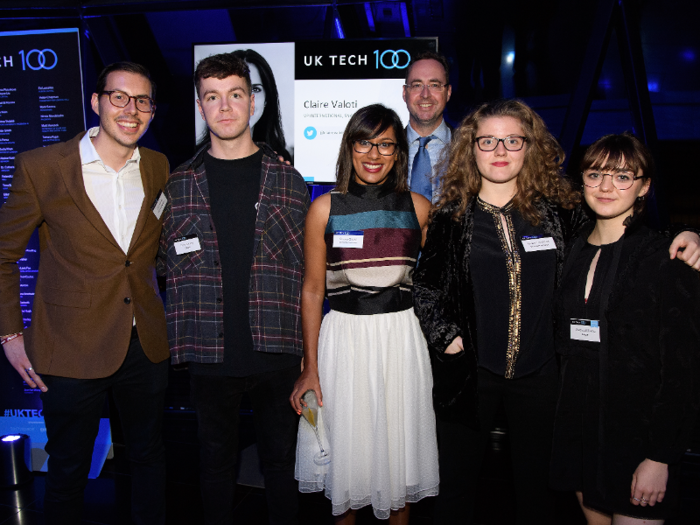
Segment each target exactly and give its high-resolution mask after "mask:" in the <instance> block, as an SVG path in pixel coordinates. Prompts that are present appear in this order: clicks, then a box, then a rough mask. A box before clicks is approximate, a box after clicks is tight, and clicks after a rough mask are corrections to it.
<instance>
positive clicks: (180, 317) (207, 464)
mask: <svg viewBox="0 0 700 525" xmlns="http://www.w3.org/2000/svg"><path fill="white" fill-rule="evenodd" d="M194 80H195V86H196V88H197V94H198V97H199V99H198V100H197V105H198V107H199V112H200V115H201V116H202V118H203V119H204V120H205V122H206V123H207V127H208V128H209V140H208V141H207V143H206V144H205V145H204V146H203V147H202V148H201V149H200V150H199V151H198V152H197V154H196V155H195V156H194V157H193V158H192V159H190V160H189V161H187V162H185V163H184V164H183V165H181V166H180V167H179V168H177V169H176V170H175V172H174V173H173V174H172V175H171V176H170V179H169V180H168V183H167V185H166V189H165V196H166V197H167V201H168V204H167V206H166V209H165V213H164V223H163V235H162V237H161V246H160V254H159V267H160V270H161V271H162V272H163V271H165V269H166V268H167V304H166V318H167V324H168V338H169V341H170V350H171V354H172V362H173V364H181V363H187V364H188V368H189V371H190V384H191V392H192V402H193V404H194V407H195V409H196V412H197V419H198V423H199V440H200V445H201V450H200V457H201V474H200V476H201V491H202V498H203V500H204V514H205V516H204V518H205V523H206V524H208V525H209V524H226V525H229V524H231V523H232V522H233V490H234V486H235V482H236V480H235V472H236V469H235V466H236V459H237V452H238V412H239V405H240V402H241V398H242V396H243V394H244V393H245V392H247V393H248V394H249V396H250V399H251V401H252V404H253V414H254V419H255V429H256V434H257V445H258V453H259V455H260V459H261V461H262V466H263V474H264V476H265V487H266V496H267V501H268V514H269V518H270V523H272V524H296V523H298V520H297V510H298V503H297V495H298V492H297V484H296V481H295V480H294V460H295V452H296V450H295V449H296V432H297V426H298V418H297V415H296V414H295V413H294V411H293V410H292V409H291V408H290V407H289V403H288V401H287V398H288V397H289V393H290V392H291V391H292V388H293V386H294V382H295V380H296V378H297V377H298V376H299V371H300V362H301V355H302V342H301V323H300V290H301V283H302V275H303V252H302V245H303V229H304V220H305V216H306V211H307V209H308V207H309V195H308V191H307V188H306V184H305V183H304V180H303V178H302V177H301V175H299V173H298V172H297V171H296V170H295V169H294V168H292V167H291V166H287V165H284V164H281V163H280V162H278V161H277V160H276V159H274V158H272V157H271V156H268V155H267V154H265V152H264V151H263V149H261V148H259V147H258V146H257V145H256V144H255V143H254V142H253V140H252V138H251V133H250V127H249V124H248V121H249V118H250V116H251V115H252V114H253V111H254V108H255V96H254V94H252V93H251V82H250V73H249V69H248V66H247V65H246V63H245V62H244V61H243V60H241V59H240V58H238V57H235V56H233V54H232V53H224V54H220V55H214V56H210V57H208V58H205V59H204V60H202V61H201V62H200V63H199V64H198V66H197V68H196V71H195V74H194ZM266 151H267V150H266ZM270 154H272V152H271V151H270Z"/></svg>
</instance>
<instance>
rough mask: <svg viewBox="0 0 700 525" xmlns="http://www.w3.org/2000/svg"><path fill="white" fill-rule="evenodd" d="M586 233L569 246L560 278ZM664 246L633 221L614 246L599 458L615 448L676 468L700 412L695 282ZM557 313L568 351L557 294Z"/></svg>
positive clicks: (559, 337) (699, 312) (604, 332)
mask: <svg viewBox="0 0 700 525" xmlns="http://www.w3.org/2000/svg"><path fill="white" fill-rule="evenodd" d="M590 231H591V228H590V227H589V228H585V229H583V230H582V232H581V235H580V236H579V237H578V239H576V241H575V242H574V243H573V244H572V247H571V253H570V255H569V256H567V263H566V265H565V267H564V271H563V279H566V278H567V275H568V271H569V263H568V261H569V260H571V261H573V260H574V258H575V257H576V256H577V254H578V250H580V249H581V247H582V246H583V244H584V243H585V242H586V239H587V238H588V235H589V234H590ZM669 245H670V240H669V239H668V238H667V237H665V236H664V235H662V234H660V233H657V232H655V231H651V230H649V229H648V228H646V227H645V226H643V225H641V224H633V225H632V226H630V227H628V228H627V231H626V232H625V235H624V237H623V240H622V243H620V244H619V245H618V246H616V250H617V252H618V253H617V255H616V256H613V262H612V263H611V266H612V268H611V271H610V272H609V273H610V281H609V283H608V282H607V279H606V284H609V286H606V289H605V290H604V292H603V293H604V295H605V294H606V292H607V305H605V304H604V301H603V300H601V309H602V310H603V311H602V312H601V315H600V327H601V332H600V334H601V343H600V348H599V355H598V359H599V370H600V408H599V425H600V428H599V429H598V436H599V438H598V439H599V440H600V442H599V445H598V447H599V451H600V454H601V458H600V459H602V457H603V456H605V455H606V454H607V455H609V452H610V451H611V450H616V451H622V452H618V453H622V454H623V455H633V454H636V455H637V456H638V457H639V459H637V460H636V461H637V462H638V461H641V459H644V458H649V459H652V460H654V461H658V462H661V463H668V464H673V463H677V462H679V461H680V459H681V457H682V456H683V454H684V452H685V450H686V448H687V446H688V444H689V443H690V438H691V433H692V430H693V426H694V424H695V421H696V417H697V412H698V408H699V407H700V277H698V275H697V273H696V272H695V271H694V270H693V269H692V268H690V267H688V266H687V265H686V264H685V263H683V262H681V261H680V260H678V259H673V260H671V259H669V256H668V247H669ZM554 312H555V327H556V329H555V338H556V346H557V352H559V353H562V354H566V350H567V345H568V342H569V340H570V339H569V337H570V335H569V331H570V329H569V319H566V315H565V312H564V309H563V308H562V297H561V294H556V297H555V307H554ZM563 380H566V378H565V377H564V378H563ZM555 426H556V425H555ZM555 432H556V428H555ZM603 464H605V463H604V462H601V465H603ZM591 468H592V466H591ZM600 474H601V475H603V476H605V474H604V472H601V473H600Z"/></svg>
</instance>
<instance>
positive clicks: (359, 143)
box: [352, 140, 396, 157]
mask: <svg viewBox="0 0 700 525" xmlns="http://www.w3.org/2000/svg"><path fill="white" fill-rule="evenodd" d="M374 147H376V148H377V151H378V152H379V154H380V155H384V156H385V157H390V156H391V155H393V154H394V152H395V151H396V143H395V142H379V143H377V144H375V143H374V142H370V141H369V140H356V141H355V143H354V144H353V148H352V149H354V150H355V151H356V152H358V153H369V152H370V151H372V148H374Z"/></svg>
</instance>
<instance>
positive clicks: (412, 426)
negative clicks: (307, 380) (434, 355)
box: [295, 309, 439, 519]
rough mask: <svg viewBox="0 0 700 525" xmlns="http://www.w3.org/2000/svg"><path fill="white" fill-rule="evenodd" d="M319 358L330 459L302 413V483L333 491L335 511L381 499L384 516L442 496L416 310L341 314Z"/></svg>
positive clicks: (324, 440) (325, 329)
mask: <svg viewBox="0 0 700 525" xmlns="http://www.w3.org/2000/svg"><path fill="white" fill-rule="evenodd" d="M318 363H319V376H320V380H321V390H322V394H323V407H322V408H321V409H320V410H319V414H318V431H319V437H320V439H321V445H323V447H324V449H325V450H328V451H329V452H330V463H328V464H325V465H319V464H318V457H317V454H318V452H319V450H320V447H319V444H318V440H317V438H316V435H315V433H314V430H313V427H312V426H311V425H310V424H309V423H308V422H307V421H306V420H304V419H302V420H301V421H300V423H299V433H298V441H297V463H296V472H295V476H296V479H297V480H299V490H300V491H302V492H319V491H324V493H325V495H326V497H328V499H330V500H331V503H332V506H333V514H334V515H340V514H343V513H344V512H346V511H347V510H349V509H359V508H362V507H365V506H367V505H372V507H373V511H374V515H375V516H376V517H377V518H379V519H387V518H388V517H389V514H390V512H391V511H392V510H398V509H401V508H403V507H404V506H405V505H406V503H415V502H417V501H419V500H420V499H422V498H424V497H427V496H435V495H436V494H437V493H438V485H439V477H438V458H437V440H436V435H435V414H434V412H433V407H432V386H433V382H432V374H431V371H430V362H429V357H428V349H427V346H426V343H425V339H424V337H423V334H422V332H421V330H420V326H419V325H418V320H417V319H416V316H415V314H414V313H413V310H412V309H411V310H405V311H403V312H396V313H388V314H375V315H350V314H344V313H341V312H336V311H331V312H330V313H328V314H327V315H326V317H325V318H324V320H323V324H322V326H321V333H320V336H319V350H318ZM315 457H316V460H317V461H314V458H315Z"/></svg>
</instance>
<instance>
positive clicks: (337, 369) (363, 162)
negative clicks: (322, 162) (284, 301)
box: [290, 104, 438, 525]
mask: <svg viewBox="0 0 700 525" xmlns="http://www.w3.org/2000/svg"><path fill="white" fill-rule="evenodd" d="M407 159H408V143H407V141H406V133H405V131H404V128H403V125H402V124H401V120H400V119H399V117H398V115H396V113H395V112H394V111H393V110H391V109H389V108H386V107H384V106H382V105H380V104H375V105H371V106H367V107H365V108H362V109H360V110H359V111H357V112H356V113H355V114H354V115H353V116H352V118H351V119H350V122H349V123H348V125H347V127H346V129H345V133H344V134H343V138H342V142H341V147H340V153H339V156H338V162H337V166H336V175H337V185H336V188H335V190H334V191H332V192H331V193H329V194H325V195H322V196H320V197H318V198H317V199H315V200H314V202H313V204H312V205H311V207H310V209H309V213H308V216H307V218H306V233H305V238H304V257H305V274H304V285H303V289H302V303H301V311H302V312H301V317H302V329H303V334H304V371H303V372H302V375H301V377H300V378H299V379H298V380H297V383H296V385H295V387H294V391H293V392H292V395H291V397H290V402H291V404H292V406H293V407H294V409H295V410H296V411H297V413H301V412H302V409H303V407H304V405H303V402H302V400H301V397H302V396H303V395H304V393H305V392H307V391H308V390H313V391H314V392H315V393H316V397H317V398H318V401H319V405H322V407H323V408H322V410H319V414H320V421H319V423H318V425H319V427H320V429H321V433H322V434H324V435H325V437H326V438H327V440H328V444H329V449H330V463H329V464H328V465H327V466H325V467H324V466H319V465H316V464H315V463H314V461H313V451H317V450H318V445H317V443H316V439H315V437H314V435H313V432H312V430H311V427H310V425H309V424H308V423H307V422H306V421H304V420H301V421H300V423H299V441H298V446H297V467H296V477H297V479H298V480H299V490H301V491H302V492H311V491H321V490H324V491H325V493H326V496H327V497H328V498H329V499H330V500H331V503H332V505H333V507H332V508H333V514H334V516H335V520H336V523H342V524H353V523H355V512H356V510H357V509H359V508H361V507H364V506H367V505H372V507H373V511H374V514H375V516H376V517H378V518H380V519H388V520H389V523H390V524H392V525H400V524H404V525H405V524H408V519H409V504H410V503H412V502H416V501H418V500H420V499H422V498H424V497H426V496H434V495H435V494H437V492H438V465H437V441H436V436H435V414H434V412H433V408H432V400H431V395H430V392H431V388H432V378H431V373H430V361H429V357H428V349H427V346H426V342H425V338H424V337H423V334H422V332H421V329H420V326H419V324H418V320H417V319H416V316H415V314H414V312H413V301H412V294H411V292H412V284H413V283H412V275H413V269H414V267H415V264H416V260H417V258H418V252H419V251H420V248H421V245H422V244H423V239H424V231H425V226H426V224H427V221H428V212H429V210H430V202H429V201H428V200H427V199H426V198H425V197H423V196H422V195H419V194H417V193H412V192H411V191H409V187H408V182H407V177H408V169H407V166H408V164H407V163H408V160H407ZM324 295H325V296H327V297H328V301H329V303H330V308H331V310H330V312H329V313H328V314H327V315H326V316H325V317H323V319H322V306H323V300H324ZM307 445H308V446H307Z"/></svg>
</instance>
